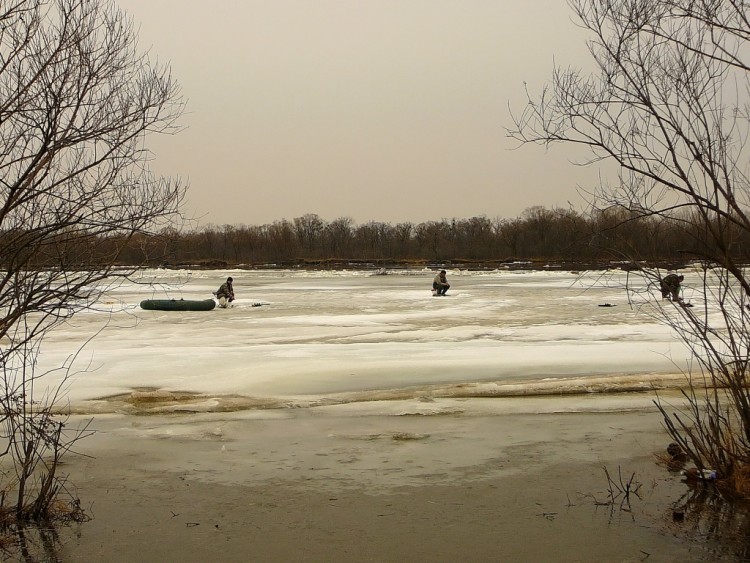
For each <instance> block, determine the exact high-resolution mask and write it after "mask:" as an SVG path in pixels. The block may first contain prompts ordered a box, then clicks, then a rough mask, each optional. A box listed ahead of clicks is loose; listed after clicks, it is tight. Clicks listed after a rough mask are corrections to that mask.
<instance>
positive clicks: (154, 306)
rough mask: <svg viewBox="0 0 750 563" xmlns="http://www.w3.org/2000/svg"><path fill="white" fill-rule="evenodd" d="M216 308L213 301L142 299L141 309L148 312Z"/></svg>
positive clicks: (208, 309)
mask: <svg viewBox="0 0 750 563" xmlns="http://www.w3.org/2000/svg"><path fill="white" fill-rule="evenodd" d="M214 307H216V301H214V300H213V299H200V300H197V299H144V300H143V301H141V309H147V310H149V311H210V310H211V309H213V308H214Z"/></svg>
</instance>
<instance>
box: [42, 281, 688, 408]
mask: <svg viewBox="0 0 750 563" xmlns="http://www.w3.org/2000/svg"><path fill="white" fill-rule="evenodd" d="M227 275H232V276H233V277H234V286H235V293H236V295H237V301H235V303H234V305H235V306H234V307H233V308H231V309H226V310H224V309H215V310H213V311H209V312H161V311H145V310H141V309H140V308H139V307H138V303H139V302H140V301H141V300H142V299H145V298H150V297H155V298H177V299H179V298H185V299H205V298H207V297H210V295H211V291H213V290H215V289H216V288H218V286H219V285H220V284H221V282H222V281H224V279H225V278H226V277H227ZM433 275H434V274H433V272H432V271H428V270H424V271H394V272H392V273H389V274H388V275H372V273H370V272H363V271H336V272H327V271H315V272H309V271H245V270H223V271H189V270H182V271H172V270H151V271H147V272H145V274H144V276H143V277H142V278H141V279H140V280H138V281H139V283H130V284H126V285H123V286H120V287H118V288H116V289H114V290H113V291H111V292H110V293H109V294H108V295H107V296H106V298H105V299H104V300H103V302H102V303H101V304H100V305H99V306H98V307H97V309H96V310H94V311H90V312H86V313H83V314H80V315H78V316H76V317H75V318H74V319H73V320H72V321H71V322H69V323H68V324H67V325H65V326H63V327H61V328H60V329H58V330H57V331H55V332H54V333H53V334H51V335H50V336H49V337H48V338H47V340H46V341H45V343H44V346H43V349H42V354H41V356H40V369H49V368H52V367H55V366H58V365H61V364H62V363H63V362H64V361H65V359H66V358H68V357H69V356H70V355H71V354H73V353H74V352H75V351H76V350H77V348H78V346H79V345H81V344H82V343H83V342H84V341H85V339H86V338H88V337H89V336H91V334H93V333H94V332H95V331H97V330H99V329H101V328H102V327H104V328H103V330H102V332H101V333H100V334H99V335H98V336H97V337H96V338H95V339H94V340H93V341H92V342H91V343H90V344H88V345H87V347H86V348H85V349H84V351H83V352H82V353H81V354H80V356H79V357H78V359H77V361H76V362H75V367H76V369H77V370H79V371H78V373H75V374H74V375H73V376H72V377H71V380H70V385H69V386H68V399H69V400H70V401H71V402H72V404H74V405H75V404H83V403H85V402H87V401H90V400H93V399H101V398H104V397H110V396H115V395H127V394H129V393H131V392H132V391H133V390H134V389H161V390H166V391H173V392H174V391H180V392H189V393H196V394H203V395H208V396H225V395H227V396H229V395H231V396H241V397H250V398H255V399H261V398H262V399H263V400H264V401H268V402H269V404H270V403H273V402H274V401H276V402H279V403H281V402H285V401H287V402H288V401H299V400H301V398H305V399H307V400H309V401H318V402H321V401H322V402H325V400H326V399H327V398H336V401H337V402H338V401H339V400H340V397H341V396H342V394H347V393H350V394H351V393H355V394H356V396H357V400H358V401H362V400H366V399H367V396H368V395H367V394H368V393H371V394H372V396H375V395H376V394H377V393H378V392H382V391H384V390H399V389H406V388H408V389H411V393H412V395H413V396H420V394H424V393H426V392H428V391H430V390H434V389H435V388H436V386H442V387H444V386H456V385H479V384H487V383H498V384H513V385H515V386H521V388H523V386H524V385H526V384H528V385H529V386H531V385H532V383H534V382H538V381H540V380H543V379H546V380H548V381H553V382H554V381H557V380H559V381H560V389H562V388H563V387H564V386H565V385H566V381H565V380H566V379H569V378H602V377H604V378H606V377H611V378H613V381H614V380H615V379H614V378H616V379H617V381H618V385H622V386H623V387H625V388H626V387H627V384H628V382H634V381H640V380H642V379H643V378H644V376H648V377H649V378H654V377H656V378H657V379H658V377H659V376H665V377H667V376H670V375H673V374H676V373H679V371H680V370H681V369H682V368H684V367H685V366H686V365H687V362H688V353H687V350H686V349H685V348H684V347H683V346H682V344H680V343H679V342H678V340H677V339H676V337H675V335H674V334H672V333H671V332H670V330H669V329H668V328H667V327H665V326H664V325H662V324H660V323H658V322H657V321H656V320H654V319H653V318H652V317H651V316H649V315H648V314H647V313H645V312H644V311H643V310H638V309H633V308H631V307H630V306H629V305H628V301H627V295H626V293H625V291H624V289H623V287H624V281H625V279H624V275H625V274H624V273H619V272H612V273H610V275H609V276H608V278H607V280H608V282H607V283H606V284H605V283H601V281H602V277H601V274H600V273H591V274H586V273H579V272H563V271H555V272H550V271H541V272H510V271H494V272H467V271H449V273H448V280H449V282H450V283H451V285H452V287H451V289H450V291H449V295H448V296H446V297H432V296H431V291H430V288H431V282H432V277H433ZM631 281H632V280H631ZM688 281H689V280H688ZM605 303H607V304H610V305H613V306H611V307H601V306H600V305H602V304H605ZM60 377H61V376H60V374H56V373H52V374H50V375H48V376H45V378H44V382H45V383H46V384H48V385H54V384H56V383H57V382H58V381H59V379H60ZM583 387H585V385H583ZM548 391H549V392H550V393H555V386H554V385H549V386H548ZM380 396H388V395H387V394H385V395H383V394H382V393H381V395H380ZM332 400H333V399H332Z"/></svg>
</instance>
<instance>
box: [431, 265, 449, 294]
mask: <svg viewBox="0 0 750 563" xmlns="http://www.w3.org/2000/svg"><path fill="white" fill-rule="evenodd" d="M450 286H451V285H450V284H449V283H448V279H447V278H446V277H445V270H440V273H439V274H437V275H436V276H435V279H433V280H432V291H433V293H434V294H435V295H445V292H446V291H448V289H449V288H450Z"/></svg>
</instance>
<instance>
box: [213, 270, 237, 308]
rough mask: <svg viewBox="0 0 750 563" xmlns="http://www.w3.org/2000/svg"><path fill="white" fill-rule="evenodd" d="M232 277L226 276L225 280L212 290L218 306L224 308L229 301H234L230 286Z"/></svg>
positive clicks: (232, 289)
mask: <svg viewBox="0 0 750 563" xmlns="http://www.w3.org/2000/svg"><path fill="white" fill-rule="evenodd" d="M232 281H234V280H232V277H231V276H230V277H228V278H227V281H225V282H224V283H223V284H221V287H220V288H219V289H218V290H216V292H214V295H216V299H218V300H219V307H221V308H223V309H226V308H227V307H229V305H230V303H231V302H232V301H234V288H233V287H232Z"/></svg>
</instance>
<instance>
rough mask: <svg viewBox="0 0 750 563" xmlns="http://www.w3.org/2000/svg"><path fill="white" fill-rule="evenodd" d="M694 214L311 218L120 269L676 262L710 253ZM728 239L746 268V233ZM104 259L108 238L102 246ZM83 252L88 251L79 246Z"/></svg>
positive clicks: (201, 238) (165, 240) (178, 235)
mask: <svg viewBox="0 0 750 563" xmlns="http://www.w3.org/2000/svg"><path fill="white" fill-rule="evenodd" d="M696 224H700V222H697V221H691V220H690V217H685V216H683V217H680V216H675V217H674V218H672V219H669V220H665V219H664V218H663V217H662V218H651V217H648V216H643V215H642V214H635V213H630V212H628V211H626V210H623V209H617V208H611V209H608V210H605V211H596V212H593V213H588V214H584V213H579V212H576V211H573V210H569V209H548V208H545V207H533V208H530V209H527V210H526V211H525V212H524V213H523V214H522V215H521V216H520V217H518V218H516V219H490V218H487V217H484V216H480V217H471V218H468V219H441V220H439V221H427V222H424V223H418V224H414V223H397V224H390V223H384V222H377V221H370V222H367V223H362V224H356V223H355V222H354V221H353V220H352V219H350V218H347V217H341V218H338V219H335V220H333V221H325V220H324V219H321V218H320V217H319V216H318V215H315V214H307V215H303V216H301V217H297V218H295V219H292V220H291V221H290V220H286V219H283V220H280V221H275V222H273V223H271V224H266V225H260V226H248V225H240V226H236V225H223V226H215V225H208V226H205V227H202V228H199V229H194V230H188V231H184V232H179V231H177V230H174V229H166V230H164V231H162V232H160V233H159V234H156V235H150V236H146V235H138V236H135V237H133V238H132V240H131V241H130V243H129V245H128V246H127V248H126V250H125V252H124V253H122V254H121V255H120V256H119V257H118V260H117V262H118V263H119V264H122V265H149V266H162V267H186V266H190V267H206V268H217V267H246V268H263V267H282V266H283V267H332V268H335V267H388V266H394V267H397V266H399V265H401V266H409V265H411V266H414V265H446V266H455V267H458V266H465V267H472V266H473V267H497V265H498V264H519V263H539V262H554V263H558V264H560V263H575V264H581V263H584V264H585V263H588V264H598V265H600V266H602V265H603V266H606V264H607V263H611V262H612V261H616V262H620V261H625V262H627V261H633V260H641V261H646V262H648V263H651V264H654V263H662V264H665V265H679V264H684V263H687V262H690V261H693V260H697V259H699V257H700V256H703V255H705V254H706V250H708V249H707V247H706V246H705V242H704V241H705V240H706V239H707V237H706V236H705V234H704V233H702V232H701V231H700V230H699V229H697V228H695V227H694V225H696ZM716 228H717V229H718V228H723V229H724V230H725V231H726V233H725V234H726V236H725V237H724V240H725V241H727V245H731V248H732V249H733V253H734V254H736V255H737V257H738V258H739V259H740V260H741V261H743V262H745V263H747V260H746V256H745V254H746V253H747V249H748V248H750V244H749V243H750V241H748V240H745V238H746V237H747V234H746V233H732V232H730V231H729V227H727V226H724V225H717V226H716ZM91 244H92V241H88V246H89V248H88V253H89V255H90V256H91V257H92V258H93V257H94V256H95V255H102V254H101V253H104V254H106V252H107V247H110V248H112V246H111V245H109V244H108V241H106V240H98V241H95V245H96V247H97V250H94V249H92V248H91V246H90V245H91ZM81 250H83V249H81Z"/></svg>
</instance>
